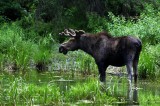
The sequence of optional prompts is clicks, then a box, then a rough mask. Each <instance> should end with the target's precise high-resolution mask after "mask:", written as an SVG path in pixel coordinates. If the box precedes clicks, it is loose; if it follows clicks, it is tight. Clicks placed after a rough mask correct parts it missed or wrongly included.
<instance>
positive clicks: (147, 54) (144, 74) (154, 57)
mask: <svg viewBox="0 0 160 106" xmlns="http://www.w3.org/2000/svg"><path fill="white" fill-rule="evenodd" d="M159 56H160V44H158V45H156V46H151V45H145V46H144V48H143V50H142V53H141V56H140V62H139V76H140V77H141V78H150V79H156V78H158V77H159V75H160V70H159V68H160V58H159Z"/></svg>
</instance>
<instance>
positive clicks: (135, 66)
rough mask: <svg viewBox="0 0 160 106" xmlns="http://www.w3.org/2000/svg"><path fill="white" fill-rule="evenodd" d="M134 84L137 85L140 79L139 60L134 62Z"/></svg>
mask: <svg viewBox="0 0 160 106" xmlns="http://www.w3.org/2000/svg"><path fill="white" fill-rule="evenodd" d="M133 72H134V82H135V84H137V77H138V60H134V61H133Z"/></svg>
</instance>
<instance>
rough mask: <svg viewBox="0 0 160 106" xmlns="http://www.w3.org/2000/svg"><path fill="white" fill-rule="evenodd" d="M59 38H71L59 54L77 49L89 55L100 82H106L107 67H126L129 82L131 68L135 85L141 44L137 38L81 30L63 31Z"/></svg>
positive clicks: (62, 46) (130, 79)
mask: <svg viewBox="0 0 160 106" xmlns="http://www.w3.org/2000/svg"><path fill="white" fill-rule="evenodd" d="M59 34H60V35H61V36H69V37H71V38H70V39H69V40H68V41H67V42H64V43H62V44H61V45H60V47H59V52H60V53H63V54H67V52H68V51H75V50H78V49H81V50H83V51H84V52H86V53H88V54H90V55H91V56H92V57H93V58H94V59H95V62H96V64H97V66H98V70H99V74H100V81H101V82H105V80H106V72H105V71H106V69H107V67H108V66H109V65H112V66H117V67H121V66H124V65H126V67H127V72H128V78H129V81H130V82H132V67H133V72H134V82H135V83H137V75H138V72H137V68H138V61H139V55H140V52H141V49H142V43H141V41H140V40H139V39H138V38H134V37H131V36H121V37H113V36H111V34H109V33H107V32H100V33H97V34H90V33H85V31H83V30H73V29H65V30H64V32H61V33H59Z"/></svg>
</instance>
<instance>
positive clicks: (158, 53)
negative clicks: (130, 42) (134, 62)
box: [0, 0, 160, 105]
mask: <svg viewBox="0 0 160 106" xmlns="http://www.w3.org/2000/svg"><path fill="white" fill-rule="evenodd" d="M9 1H10V0H7V2H6V1H5V0H2V1H0V5H1V6H0V105H40V104H42V105H59V104H64V105H70V104H85V103H89V104H94V103H95V104H96V103H99V104H108V105H112V104H117V102H118V103H122V104H123V103H124V104H128V100H127V99H128V97H126V95H127V94H126V91H127V87H128V85H127V83H126V79H125V80H123V78H119V77H114V78H113V77H112V76H107V88H103V87H102V86H101V84H100V83H99V82H98V78H97V77H98V71H97V66H96V64H95V62H94V59H93V58H92V57H91V56H89V55H88V54H86V53H84V52H82V51H80V50H79V51H76V52H69V53H68V54H67V55H63V54H60V53H58V47H59V43H61V42H63V41H64V40H66V39H68V38H62V37H60V36H58V33H59V32H60V31H62V30H64V29H65V28H75V29H83V30H85V31H86V32H89V33H97V32H100V31H104V30H105V31H108V32H109V33H111V34H112V35H113V36H123V35H132V36H135V37H138V38H140V39H141V40H142V43H143V48H142V52H141V55H140V60H139V68H138V73H139V79H141V80H142V79H143V80H144V79H145V80H146V79H147V80H150V79H151V80H152V81H157V82H153V84H154V85H156V84H157V83H159V77H160V11H159V2H158V1H156V2H153V1H152V0H146V1H145V3H143V2H144V1H143V0H142V1H141V2H139V1H137V0H133V2H130V1H129V0H127V1H128V2H125V0H117V2H116V0H112V1H107V0H104V2H100V1H98V0H95V1H97V2H96V3H97V4H98V5H101V4H103V3H104V4H103V5H102V7H101V8H98V7H97V5H95V4H94V3H89V2H88V1H86V2H84V5H79V3H80V1H82V0H80V1H77V2H76V1H75V2H73V4H72V3H71V2H70V1H69V2H70V3H69V4H68V3H67V1H68V0H66V1H61V2H58V0H53V1H54V2H52V1H49V0H46V1H44V0H33V2H31V1H30V0H29V1H26V0H17V1H15V0H13V1H12V2H11V1H10V2H9ZM37 1H38V2H37ZM147 2H149V3H151V4H147ZM5 3H7V5H6V6H3V5H4V4H5ZM43 3H44V4H43ZM10 5H11V7H7V6H10ZM86 5H89V6H87V7H84V6H86ZM110 6H111V7H110ZM113 6H114V7H115V8H113ZM116 6H117V7H116ZM46 7H47V8H46ZM51 7H54V8H51ZM94 7H95V8H94ZM99 7H100V6H99ZM57 8H58V9H57ZM112 8H113V9H112ZM48 9H49V10H50V11H48ZM102 9H103V10H105V9H106V11H104V12H102V11H101V10H102ZM117 9H118V10H119V9H120V10H121V11H117ZM12 12H13V13H15V14H13V16H11V15H10V14H11V13H12ZM52 12H53V13H55V14H53V13H52ZM6 13H7V14H6ZM80 13H82V14H81V15H80ZM16 14H19V15H16ZM77 17H78V19H77ZM109 69H110V68H109ZM124 69H125V67H124V68H122V72H123V70H124ZM35 70H36V71H35ZM44 71H45V72H44ZM57 71H58V72H57ZM108 71H109V70H108ZM113 71H116V70H114V69H113ZM124 72H126V70H124ZM56 73H58V75H57V74H56ZM59 74H60V75H59ZM86 77H87V78H86ZM119 82H120V85H119ZM140 82H141V81H140ZM142 82H143V81H142ZM144 82H145V81H144ZM146 83H147V84H148V82H146ZM153 84H152V83H151V84H148V85H145V86H147V87H148V86H149V87H150V86H151V85H153ZM157 85H158V84H157ZM139 87H140V88H143V89H144V87H143V84H140V86H139ZM147 87H146V88H147ZM150 88H151V87H150ZM157 88H159V86H158V87H157ZM151 89H152V88H151ZM122 90H123V91H122ZM138 91H140V92H139V94H138V100H137V102H138V103H139V104H142V105H143V104H144V105H146V104H154V103H159V99H160V97H159V91H157V92H156V93H157V94H156V93H155V92H154V93H153V92H152V91H150V90H145V89H144V90H141V89H140V90H138ZM146 91H147V92H146ZM148 91H150V92H148ZM124 95H125V96H124Z"/></svg>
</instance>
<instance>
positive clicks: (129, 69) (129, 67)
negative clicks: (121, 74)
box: [126, 62, 132, 83]
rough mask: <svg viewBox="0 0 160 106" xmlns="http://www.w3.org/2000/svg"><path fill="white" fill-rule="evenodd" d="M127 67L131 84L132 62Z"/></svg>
mask: <svg viewBox="0 0 160 106" xmlns="http://www.w3.org/2000/svg"><path fill="white" fill-rule="evenodd" d="M126 67H127V72H128V78H129V82H130V83H132V62H129V63H127V65H126Z"/></svg>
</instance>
